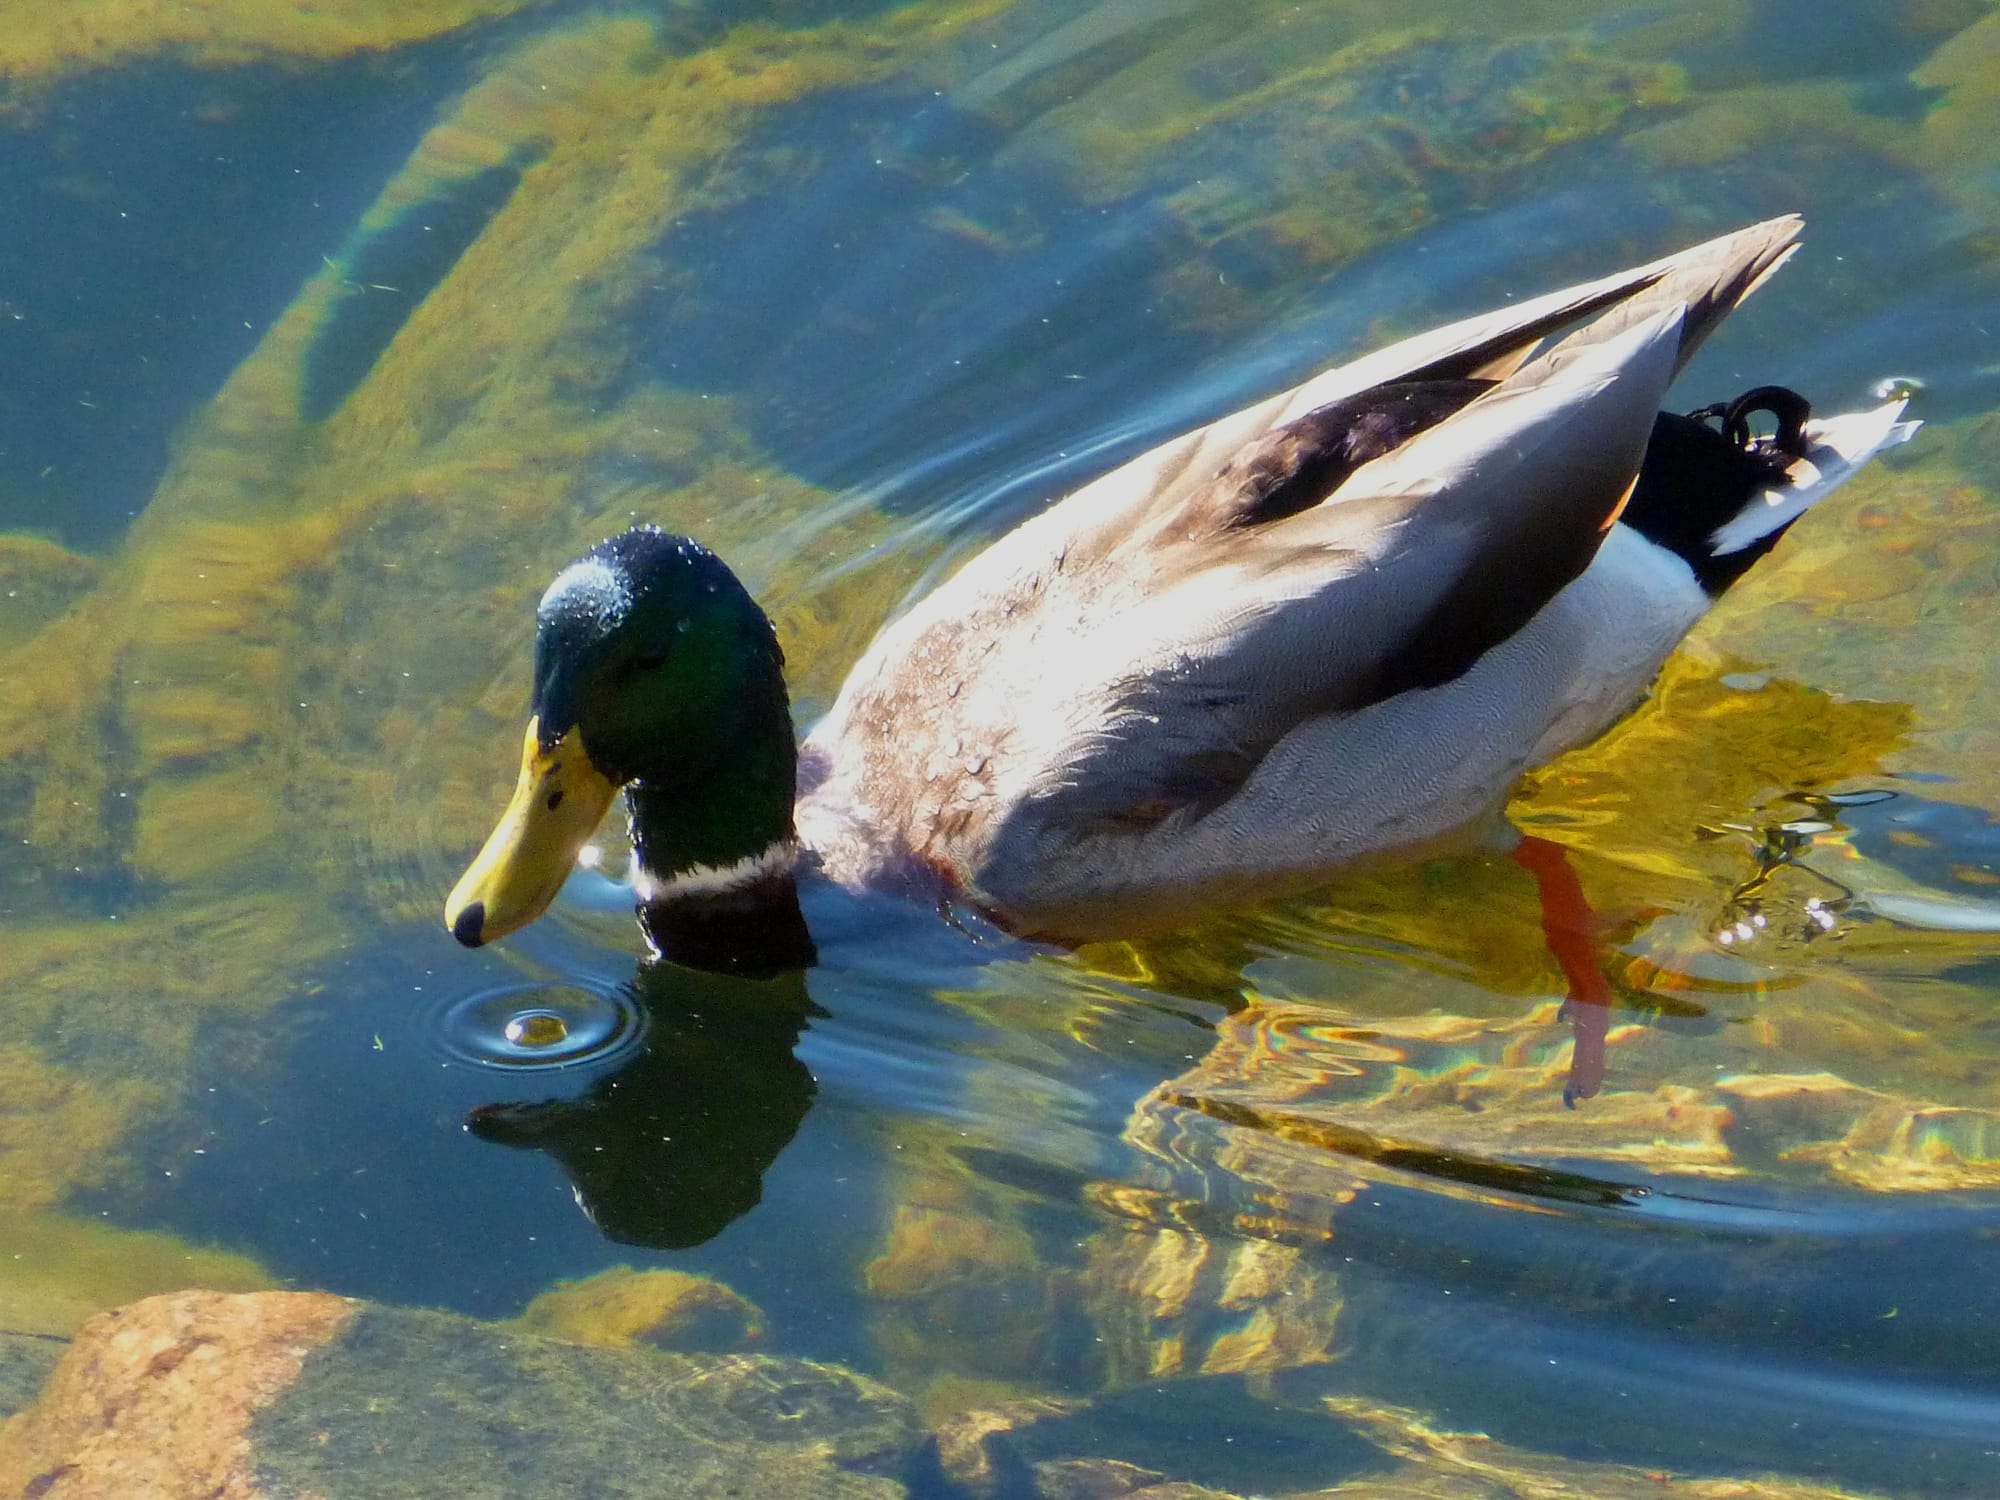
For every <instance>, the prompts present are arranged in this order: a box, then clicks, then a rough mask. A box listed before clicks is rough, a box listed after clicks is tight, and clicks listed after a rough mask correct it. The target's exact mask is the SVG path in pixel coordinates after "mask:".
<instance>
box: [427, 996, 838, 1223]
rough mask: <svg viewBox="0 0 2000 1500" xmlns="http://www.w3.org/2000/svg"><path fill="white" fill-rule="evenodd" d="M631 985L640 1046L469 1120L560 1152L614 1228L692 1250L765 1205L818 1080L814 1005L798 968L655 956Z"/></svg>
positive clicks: (494, 1135)
mask: <svg viewBox="0 0 2000 1500" xmlns="http://www.w3.org/2000/svg"><path fill="white" fill-rule="evenodd" d="M631 989H632V992H633V994H634V995H635V996H636V998H637V1000H638V1004H639V1006H640V1008H641V1010H642V1011H643V1013H644V1016H645V1024H646V1028H647V1029H646V1036H645V1040H644V1041H643V1042H642V1043H641V1045H640V1048H639V1051H638V1053H637V1054H636V1055H635V1056H632V1057H629V1058H626V1059H624V1060H622V1061H620V1062H619V1063H618V1065H617V1066H616V1067H615V1068H614V1069H613V1070H612V1071H611V1072H609V1073H606V1074H604V1075H603V1076H601V1077H598V1078H596V1079H594V1080H593V1081H592V1082H591V1084H590V1086H589V1087H588V1088H587V1089H585V1090H584V1092H583V1093H582V1094H580V1095H578V1096H576V1097H573V1098H567V1099H557V1100H549V1101H546V1102H543V1103H538V1104H482V1105H480V1106H478V1107H477V1108H476V1109H474V1110H473V1111H472V1112H471V1113H470V1114H469V1115H467V1116H466V1122H465V1123H466V1129H467V1130H469V1131H471V1132H472V1134H473V1135H475V1136H477V1137H478V1138H479V1139H480V1140H482V1141H492V1142H495V1143H497V1144H499V1145H503V1146H517V1147H521V1148H524V1149H530V1150H535V1151H540V1152H545V1153H546V1154H547V1155H549V1156H550V1157H552V1158H553V1159H554V1160H555V1161H557V1162H558V1163H560V1164H561V1166H562V1169H563V1172H564V1174H565V1175H566V1176H567V1177H568V1178H569V1180H570V1183H571V1185H572V1187H573V1188H574V1189H575V1192H576V1201H577V1206H578V1207H579V1208H581V1209H582V1210H583V1212H584V1215H585V1216H586V1217H587V1218H588V1219H589V1220H590V1222H591V1223H593V1224H595V1225H596V1226H597V1228H598V1231H599V1232H600V1233H602V1234H603V1235H604V1236H605V1238H606V1239H610V1240H616V1241H618V1242H619V1243H620V1244H626V1245H640V1246H645V1247H648V1248H651V1249H656V1250H684V1249H687V1248H689V1247H690V1246H694V1245H700V1244H704V1243H706V1242H707V1241H709V1240H711V1239H713V1238H714V1237H715V1236H716V1235H718V1234H720V1233H721V1232H722V1231H723V1229H725V1228H726V1227H728V1225H729V1224H731V1223H732V1222H734V1221H735V1220H736V1219H738V1218H740V1217H742V1216H743V1215H744V1214H746V1213H748V1212H749V1211H750V1210H751V1209H753V1208H755V1207H756V1206H757V1203H758V1200H759V1199H760V1198H761V1197H762V1196H763V1183H764V1172H765V1170H766V1169H767V1168H768V1167H769V1166H770V1165H771V1163H772V1162H773V1161H775V1160H777V1157H778V1153H779V1152H780V1151H783V1150H784V1149H785V1147H786V1146H788V1145H789V1144H790V1143H791V1140H792V1137H793V1136H794V1135H795V1134H797V1133H798V1128H799V1124H800V1122H801V1121H802V1120H804V1119H805V1115H806V1111H807V1110H808V1109H809V1108H811V1106H812V1100H813V1094H814V1092H815V1089H816V1086H815V1084H814V1082H813V1076H812V1074H811V1072H810V1071H808V1070H807V1068H806V1065H805V1064H804V1063H803V1062H801V1061H800V1060H799V1058H798V1055H797V1053H796V1051H795V1048H796V1046H797V1044H798V1040H799V1035H800V1033H801V1032H803V1031H804V1029H805V1027H806V1023H807V1020H808V1018H809V1017H810V1016H811V1015H812V1014H813V1013H814V1006H813V1003H812V999H811V997H810V996H809V995H807V993H806V987H805V981H804V977H803V976H802V975H800V974H796V973H793V974H786V975H782V976H780V977H778V978H775V979H768V980H744V979H729V978H726V977H723V976H721V975H714V974H702V973H699V972H697V971H695V970H692V969H684V968H680V967H678V966H676V965H673V964H667V963H660V962H654V961H649V962H646V963H643V964H641V965H640V967H639V972H638V973H637V975H635V976H634V978H633V980H632V983H631ZM820 1014H821V1015H824V1014H825V1013H824V1012H820Z"/></svg>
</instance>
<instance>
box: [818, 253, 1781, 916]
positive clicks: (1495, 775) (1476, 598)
mask: <svg viewBox="0 0 2000 1500" xmlns="http://www.w3.org/2000/svg"><path fill="white" fill-rule="evenodd" d="M1796 231H1797V223H1796V221H1793V220H1779V221H1773V222H1772V223H1770V224H1766V225H1760V226H1757V227H1756V228H1753V229H1751V230H1746V231H1743V232H1742V233H1740V234H1738V235H1734V236H1730V237H1727V238H1725V239H1723V240H1718V241H1715V242H1712V243H1711V244H1708V245H1704V246H1699V247H1696V248H1695V249H1693V250H1690V251H1687V252H1684V253H1683V254H1682V255H1680V256H1676V257H1673V258H1671V259H1669V260H1667V261H1663V262H1659V263H1656V264H1654V265H1652V266H1647V267H1642V268H1640V269H1638V270H1636V271H1632V272H1627V273H1624V274H1623V275H1621V276H1616V277H1611V278H1607V279H1606V280H1604V281H1602V282H1597V283H1592V284H1590V285H1587V286H1584V287H1579V288H1573V289H1571V290H1569V291H1566V292H1560V293H1556V294H1554V295H1552V296H1550V297H1545V298H1541V299H1537V300H1536V301H1533V302H1530V303H1526V304H1524V305H1522V306H1521V307H1520V308H1518V309H1509V310H1507V311H1504V312H1501V313H1495V314H1492V315H1489V316H1487V317H1485V318H1481V319H1473V320H1469V321H1468V322H1466V323H1463V324H1458V325H1454V326H1452V327H1450V328H1446V329H1442V330H1438V331H1436V332H1434V333H1431V334H1427V335H1421V336H1419V337H1418V338H1416V339H1413V340H1409V341H1406V343H1404V344H1402V345H1398V346H1396V347H1395V348H1393V349H1390V350H1385V351H1383V352H1381V353H1379V354H1377V355H1373V356H1370V357H1368V358H1366V359H1364V360H1361V361H1358V362H1357V363H1355V364H1353V365H1349V366H1347V367H1344V368H1343V369H1340V370H1335V371H1331V372H1328V373H1327V374H1325V375H1322V376H1319V377H1316V378H1315V379H1314V380H1311V381H1308V382H1306V383H1305V384H1304V385H1302V386H1300V387H1297V388H1295V389H1294V390H1291V391H1288V392H1285V393H1283V394H1282V395H1279V396H1277V397H1274V398H1271V399H1270V400H1267V401H1265V402H1262V403H1259V404H1258V405H1256V406H1253V407H1250V408H1247V409H1245V410H1244V411H1240V412H1237V413H1234V414H1232V415H1231V416H1228V417H1225V418H1223V419H1221V420H1220V421H1218V422H1216V423H1213V424H1210V425H1209V426H1207V427H1204V428H1201V429H1198V430H1196V431H1195V432H1192V433H1189V434H1186V435H1184V436H1182V437H1180V438H1178V439H1175V440H1173V441H1172V442H1169V443H1166V444H1164V445H1162V446H1161V447H1159V448H1156V449H1154V450H1152V451H1151V452H1149V453H1147V454H1144V455H1142V456H1141V457H1139V458H1137V459H1135V460H1133V461H1132V462H1131V463H1129V464H1127V465H1125V466H1124V467H1122V468H1120V469H1117V470H1115V471H1113V472H1112V473H1110V474H1108V475H1106V476H1104V477H1103V478H1101V479H1099V480H1097V481H1095V482H1094V483H1092V484H1090V485H1087V486H1085V487H1084V488H1083V489H1081V490H1079V491H1077V492H1076V493H1075V494H1074V495H1072V496H1071V497H1070V498H1068V499H1067V500H1065V501H1063V502H1062V503H1060V504H1058V505H1056V506H1054V507H1052V508H1051V509H1049V510H1048V511H1046V512H1044V513H1043V514H1042V515H1040V516H1038V517H1037V518H1035V519H1034V520H1032V521H1030V522H1028V523H1027V524H1026V525H1024V526H1022V527H1021V528H1019V529H1018V530H1017V531H1015V532H1013V533H1011V534H1010V535H1008V536H1007V537H1005V538H1003V539H1002V540H1000V541H999V542H997V543H995V544H994V545H993V546H991V547H990V548H988V549H987V550H986V551H985V552H983V553H981V554H980V555H978V556H977V557H975V558H974V559H972V560H971V561H970V562H969V563H967V564H966V566H965V567H964V568H963V569H962V570H961V571H960V572H959V573H958V574H957V575H956V576H954V577H953V578H952V579H951V580H950V581H949V582H948V583H946V584H945V585H944V586H943V587H942V588H940V589H939V590H937V591H936V592H935V593H933V594H932V595H930V596H929V597H927V598H926V599H924V600H923V601H921V602H920V603H919V604H917V605H916V606H915V607H914V608H913V609H912V610H911V611H910V612H909V613H908V614H906V615H904V616H903V617H902V618H901V619H900V620H898V621H896V622H894V623H893V624H892V625H891V626H890V627H889V628H888V629H887V630H885V631H884V633H883V634H882V636H881V637H880V638H878V640H877V641H876V642H875V643H874V645H873V646H871V648H870V649H869V651H868V652H867V653H866V655H865V656H864V657H863V659H862V661H861V662H860V663H859V664H858V665H857V666H856V668H855V670H854V672H853V673H852V674H851V676H850V677H849V679H848V681H847V683H846V684H845V685H844V687H843V688H842V691H841V693H840V695H839V698H838V700H837V702H836V704H835V706H834V708H833V709H832V711H831V712H830V714H829V715H828V717H827V719H826V721H825V722H824V723H822V724H821V725H820V726H819V727H818V728H816V729H815V730H814V732H813V734H812V735H811V736H810V737H809V739H808V741H807V744H806V747H805V753H804V761H803V766H802V774H803V777H804V780H805V783H806V788H807V790H806V795H805V796H804V797H802V800H801V804H800V808H799V819H800V833H801V836H802V838H804V839H805V841H806V842H807V843H809V844H810V845H812V846H813V847H814V848H815V849H816V850H818V851H819V853H820V855H821V858H822V859H823V860H824V861H825V863H826V866H827V868H828V870H829V871H830V872H831V873H832V874H833V875H835V876H836V877H838V878H841V879H844V880H849V881H853V882H855V883H865V882H869V881H874V880H879V879H881V878H883V877H884V876H885V875H893V873H894V872H897V871H899V870H901V871H909V870H929V871H931V872H934V873H935V874H936V875H937V876H938V877H939V878H940V879H941V880H942V881H943V882H944V883H945V884H947V885H948V886H951V887H955V888H957V889H959V890H961V891H963V892H964V893H965V894H966V895H967V896H968V897H969V898H970V899H972V900H973V901H975V902H977V903H979V904H981V905H984V906H986V907H987V908H989V909H990V910H992V911H993V912H994V913H995V914H996V915H997V916H999V917H1000V918H1001V919H1002V920H1003V921H1006V922H1008V923H1010V924H1011V925H1013V926H1015V927H1017V928H1019V929H1022V930H1026V931H1034V932H1045V933H1050V934H1052V935H1060V936H1070V937H1083V936H1089V935H1091V934H1092V933H1093V932H1097V931H1107V930H1129V929H1131V928H1132V927H1134V926H1136V925H1143V924H1144V923H1145V922H1146V921H1148V920H1150V919H1153V918H1156V917H1158V918H1171V917H1172V916H1174V915H1177V914H1178V913H1179V912H1180V911H1181V910H1183V909H1185V908H1187V907H1190V906H1194V905H1205V904H1208V903H1209V902H1211V901H1213V900H1216V899H1219V898H1220V899H1227V898H1229V897H1232V896H1235V895H1238V894H1248V893H1252V892H1255V891H1259V890H1263V889H1267V888H1272V887H1276V886H1284V885H1293V884H1297V883H1299V881H1300V880H1302V879H1309V878H1312V877H1315V876H1318V875H1322V874H1325V873H1329V872H1332V871H1336V870H1340V869H1343V868H1348V867H1352V866H1354V865H1356V864H1359V863H1363V862H1366V861H1368V860H1371V859H1375V858H1379V857H1383V856H1394V857H1407V856H1409V855H1411V854H1415V853H1419V852H1421V851H1422V850H1424V849H1426V848H1429V847H1434V846H1435V845H1436V844H1437V843H1438V842H1439V841H1440V840H1442V839H1445V838H1447V837H1448V836H1449V835H1450V834H1452V832H1453V831H1454V830H1457V829H1460V828H1462V827H1464V826H1465V825H1466V824H1467V823H1468V822H1470V821H1473V820H1476V819H1477V818H1478V817H1479V816H1480V815H1481V814H1483V813H1485V812H1486V811H1488V810H1489V809H1490V808H1491V807H1492V806H1494V805H1495V804H1496V803H1497V802H1498V801H1499V799H1501V798H1502V797H1504V795H1505V793H1506V791H1507V789H1508V788H1509V787H1510V786H1511V785H1512V783H1513V781H1514V780H1515V778H1516V777H1517V776H1518V775H1519V773H1520V771H1521V769H1522V768H1523V767H1524V766H1525V765H1527V764H1529V763H1531V762H1532V761H1533V760H1534V759H1537V758H1540V757H1542V756H1544V755H1546V754H1548V753H1553V751H1554V750H1555V749H1560V748H1562V746H1563V745H1564V744H1566V743H1573V742H1574V740H1575V739H1576V738H1578V737H1579V736H1581V735H1586V734H1589V733H1595V732H1597V730H1598V729H1600V728H1601V727H1602V725H1603V723H1604V722H1606V721H1608V718H1609V717H1610V716H1612V715H1614V714H1615V713H1616V712H1618V711H1620V710H1622V709H1623V708H1624V707H1625V706H1626V705H1627V704H1629V702H1630V701H1631V700H1632V699H1633V698H1634V697H1635V696H1636V695H1637V694H1638V693H1639V692H1641V691H1643V689H1644V686H1645V684H1646V682H1647V681H1648V680H1649V679H1650V677H1651V676H1652V674H1653V672H1654V671H1655V670H1656V669H1657V666H1658V663H1659V661H1660V659H1661V658H1662V657H1663V656H1664V655H1665V653H1666V652H1667V651H1668V650H1670V649H1671V648H1672V646H1673V644H1674V643H1675V642H1676V641H1677V640H1678V639H1679V637H1680V635H1681V634H1682V633H1683V632H1684V631H1685V630H1686V628H1687V627H1688V625H1689V624H1691V623H1692V622H1693V620H1694V619H1695V618H1697V617H1698V616H1699V614H1700V613H1701V610H1702V608H1703V606H1704V604H1705V602H1706V596H1705V595H1704V594H1703V592H1702V590H1701V588H1700V587H1699V586H1698V585H1697V584H1696V582H1695V580H1694V578H1693V575H1692V574H1691V573H1690V572H1689V571H1688V570H1687V569H1686V568H1685V567H1684V566H1679V567H1676V566H1674V565H1673V560H1672V559H1671V558H1670V557H1669V556H1668V555H1667V554H1666V553H1664V552H1663V551H1662V550H1661V549H1660V548H1658V547H1655V546H1653V545H1652V544H1650V543H1648V542H1647V541H1645V540H1644V539H1643V538H1640V537H1637V536H1636V535H1630V534H1627V533H1626V531H1625V529H1624V528H1616V527H1614V522H1615V518H1616V515H1617V512H1618V510H1619V507H1620V506H1621V504H1622V503H1623V502H1624V500H1625V498H1626V497H1627V495H1628V494H1629V492H1630V489H1631V485H1632V482H1633V479H1634V476H1635V475H1636V474H1637V472H1638V470H1639V466H1640V461H1641V457H1642V455H1643V453H1644V451H1645V448H1646V444H1647V441H1648V438H1649V436H1650V434H1651V431H1652V427H1653V422H1654V417H1655V414H1656V412H1657V410H1658V407H1659V405H1660V402H1661V398H1662V396H1663V394H1664V392H1665V389H1666V386H1667V384H1668V382H1669V381H1670V380H1671V379H1672V377H1673V375H1674V373H1675V372H1676V371H1677V370H1678V368H1679V367H1680V365H1681V364H1682V362H1683V361H1684V360H1685V358H1686V357H1687V355H1688V354H1689V353H1691V352H1692V349H1693V347H1694V346H1695V344H1696V343H1698V342H1699V340H1700V338H1701V337H1702V336H1703V335H1705V333H1706V332H1707V331H1708V329H1709V328H1711V327H1712V326H1713V325H1714V323H1715V322H1716V321H1718V320H1719V318H1720V317H1721V316H1722V315H1723V314H1724V313H1726V312H1727V311H1728V310H1729V308H1731V307H1733V306H1734V305H1735V303H1736V302H1737V301H1739V300H1740V299H1741V297H1742V296H1743V295H1745V294H1746V293H1747V292H1748V291H1749V290H1750V289H1751V288H1753V287H1754V286H1755V285H1756V284H1757V283H1758V281H1759V280H1761V278H1762V277H1763V276H1764V275H1765V274H1768V272H1769V271H1770V270H1771V269H1772V268H1773V267H1774V266H1775V265H1776V264H1777V263H1778V262H1779V261H1780V260H1782V259H1783V257H1784V255H1785V253H1786V249H1787V246H1788V245H1789V243H1790V241H1791V238H1792V237H1793V235H1794V234H1795V233H1796ZM1579 317H1586V318H1588V319H1589V320H1590V321H1588V322H1586V323H1584V325H1583V326H1582V327H1580V328H1578V329H1577V330H1576V331H1575V332H1573V333H1571V334H1570V335H1569V336H1568V337H1567V338H1565V339H1563V340H1562V341H1561V342H1559V343H1557V344H1556V345H1554V346H1553V347H1552V348H1550V349H1548V350H1546V351H1545V352H1540V353H1537V352H1536V349H1537V346H1538V344H1539V343H1540V342H1541V341H1542V339H1543V338H1544V337H1545V336H1546V335H1548V334H1549V333H1551V332H1552V331H1553V330H1555V329H1557V328H1559V327H1561V326H1563V325H1565V324H1569V323H1572V322H1574V321H1576V320H1577V319H1578V318H1579ZM1607 535H1611V536H1612V537H1613V541H1612V543H1611V544H1610V545H1609V546H1604V545H1603V544H1604V541H1605V538H1606V536H1607ZM1601 547H1602V551H1600V548H1601ZM1586 570H1588V572H1586Z"/></svg>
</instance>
